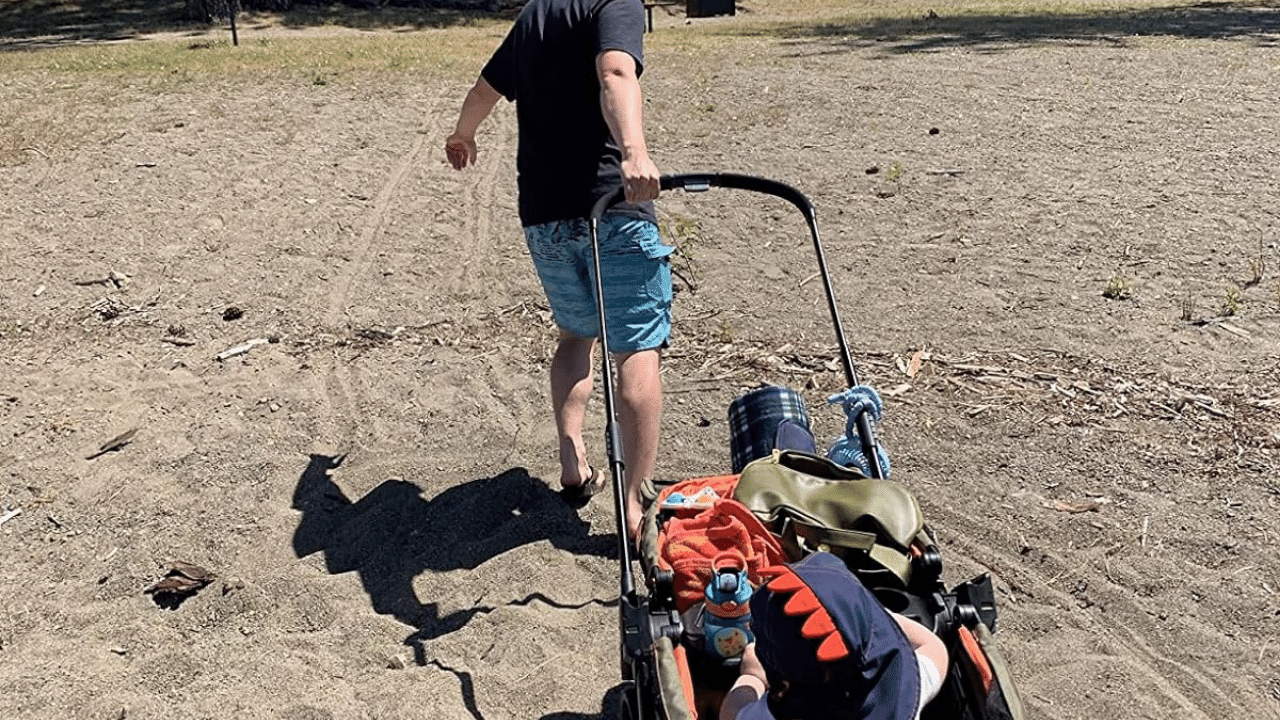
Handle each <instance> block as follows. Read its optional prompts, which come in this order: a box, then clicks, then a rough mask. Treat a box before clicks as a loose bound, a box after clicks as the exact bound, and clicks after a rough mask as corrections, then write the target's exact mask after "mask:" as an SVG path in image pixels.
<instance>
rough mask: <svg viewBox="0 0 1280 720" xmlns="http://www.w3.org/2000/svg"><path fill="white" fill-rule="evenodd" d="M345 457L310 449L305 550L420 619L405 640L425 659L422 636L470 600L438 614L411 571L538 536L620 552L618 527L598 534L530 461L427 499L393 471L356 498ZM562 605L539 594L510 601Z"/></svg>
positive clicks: (298, 541) (387, 609)
mask: <svg viewBox="0 0 1280 720" xmlns="http://www.w3.org/2000/svg"><path fill="white" fill-rule="evenodd" d="M344 457H345V456H341V455H339V456H336V457H334V456H329V455H312V456H311V459H310V462H308V464H307V467H306V469H305V470H303V471H302V475H301V477H299V478H298V486H297V488H296V489H295V490H294V493H293V508H294V509H295V510H299V511H301V512H302V518H301V520H300V521H299V522H298V528H297V530H295V531H294V534H293V550H294V553H295V554H296V555H297V556H298V557H300V558H301V557H306V556H307V555H310V554H312V553H315V552H323V553H324V560H325V567H326V569H327V570H328V571H329V572H331V573H334V574H337V573H345V572H352V571H354V572H356V573H357V574H358V575H359V576H360V582H361V583H362V584H363V585H364V589H365V592H367V593H369V600H370V602H371V603H372V605H373V609H374V610H375V611H376V612H378V613H381V614H384V615H391V616H392V617H394V618H395V619H397V620H399V621H400V622H402V623H404V624H406V625H409V626H410V627H413V628H415V632H414V633H413V634H411V635H410V636H409V637H408V638H406V639H405V644H406V645H408V646H410V647H412V648H413V649H414V656H415V658H416V660H417V662H418V664H419V665H423V664H426V662H427V661H426V659H425V653H424V652H423V647H422V646H423V643H424V642H426V641H428V640H432V639H434V638H438V637H440V636H442V635H447V634H448V633H451V632H453V631H455V630H458V629H459V628H461V627H462V626H464V625H466V624H467V622H469V621H470V620H471V618H473V617H475V616H476V615H477V614H480V613H484V612H488V611H490V610H493V608H491V607H473V608H467V609H465V610H459V611H455V612H452V613H448V614H446V615H444V616H441V614H440V609H439V605H438V604H437V603H434V602H430V601H429V599H428V601H427V602H423V600H422V599H420V598H418V596H417V594H416V593H414V590H413V580H414V578H415V577H417V576H418V575H420V574H421V573H422V572H423V571H427V570H431V571H436V572H442V571H448V570H462V569H467V570H471V569H475V568H476V567H478V566H479V565H480V564H482V563H484V562H485V561H487V560H490V559H493V558H495V557H497V556H498V555H501V554H502V553H504V552H507V551H508V550H512V549H514V548H517V547H520V546H521V545H527V544H529V543H533V542H538V541H541V540H549V541H550V542H551V544H552V545H553V546H555V547H556V548H559V549H561V550H565V551H568V552H571V553H575V554H587V555H596V556H600V557H612V558H616V557H617V556H618V548H617V539H616V535H614V534H612V533H611V534H608V535H591V534H590V533H589V528H590V525H589V524H588V523H586V522H584V521H583V520H582V519H581V518H579V517H578V514H577V512H575V511H574V509H573V508H571V507H569V505H567V504H566V503H565V501H564V500H563V499H562V498H561V497H560V496H559V494H557V493H556V492H555V491H553V490H552V489H551V488H549V487H547V485H546V483H544V482H542V481H541V480H539V479H537V478H534V477H532V476H530V475H529V472H528V471H527V470H525V469H524V468H513V469H510V470H507V471H505V472H503V473H501V474H499V475H497V476H495V477H491V478H482V479H479V480H473V481H470V482H467V483H464V484H462V485H458V486H455V487H452V488H449V489H448V490H446V491H444V492H442V493H440V494H439V495H437V496H435V497H433V498H430V499H427V498H424V497H423V496H422V490H421V488H419V487H418V486H416V485H414V484H413V483H410V482H407V481H405V480H398V479H389V480H387V481H385V482H383V483H382V484H381V485H379V486H378V487H376V488H374V489H373V490H372V491H371V492H369V493H368V494H367V495H365V496H364V497H362V498H360V499H358V500H356V501H354V502H353V501H352V500H351V499H350V498H348V497H347V495H346V493H344V492H343V491H342V488H340V487H339V486H338V484H337V483H336V482H335V481H334V479H333V477H332V473H333V471H334V470H336V469H337V468H338V467H339V466H341V465H342V461H343V459H344ZM534 601H538V602H542V603H545V604H548V605H552V606H556V607H577V605H568V606H566V605H563V604H558V603H557V602H556V601H554V600H553V599H551V598H547V597H546V596H544V595H541V594H540V593H534V594H531V595H529V596H527V597H525V598H523V599H521V600H515V601H513V603H512V604H518V605H524V604H528V603H530V602H534Z"/></svg>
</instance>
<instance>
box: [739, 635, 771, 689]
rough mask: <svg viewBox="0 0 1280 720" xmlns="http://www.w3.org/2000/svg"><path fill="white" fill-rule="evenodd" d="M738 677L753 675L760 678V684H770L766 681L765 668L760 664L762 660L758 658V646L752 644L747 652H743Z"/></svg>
mask: <svg viewBox="0 0 1280 720" xmlns="http://www.w3.org/2000/svg"><path fill="white" fill-rule="evenodd" d="M738 675H739V676H742V675H751V676H753V677H757V678H760V682H763V683H768V680H766V679H765V674H764V666H763V665H761V664H760V659H759V658H757V657H756V644H755V643H751V644H750V645H748V646H747V649H746V650H743V651H742V663H741V664H740V665H739V666H738Z"/></svg>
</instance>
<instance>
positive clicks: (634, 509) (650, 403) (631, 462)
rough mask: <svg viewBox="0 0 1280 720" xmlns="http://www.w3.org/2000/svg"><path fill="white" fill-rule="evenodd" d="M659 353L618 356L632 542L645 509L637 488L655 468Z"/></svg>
mask: <svg viewBox="0 0 1280 720" xmlns="http://www.w3.org/2000/svg"><path fill="white" fill-rule="evenodd" d="M661 360H662V355H661V353H660V352H659V351H658V350H656V349H654V350H641V351H640V352H634V353H625V354H619V355H618V356H617V365H618V396H619V397H618V423H619V424H620V425H621V430H622V447H623V450H624V452H625V454H624V456H623V457H624V458H625V459H626V464H627V473H626V488H627V498H626V507H627V532H628V533H629V534H630V536H631V541H632V542H635V541H636V540H637V539H638V538H639V536H640V522H641V518H642V515H643V513H644V505H643V503H642V502H641V499H640V485H641V483H642V482H643V481H644V480H645V479H646V478H652V477H653V474H654V470H655V468H656V467H657V464H658V435H659V430H660V423H661V420H662V380H661V378H660V377H659V375H658V370H659V368H660V364H661Z"/></svg>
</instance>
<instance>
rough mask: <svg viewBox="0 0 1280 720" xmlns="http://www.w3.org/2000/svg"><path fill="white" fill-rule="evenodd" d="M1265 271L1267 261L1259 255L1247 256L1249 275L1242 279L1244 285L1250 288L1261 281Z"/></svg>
mask: <svg viewBox="0 0 1280 720" xmlns="http://www.w3.org/2000/svg"><path fill="white" fill-rule="evenodd" d="M1266 273H1267V261H1266V260H1264V259H1263V258H1262V256H1261V255H1259V256H1257V257H1251V258H1249V275H1248V277H1247V278H1246V279H1245V281H1244V286H1245V287H1247V288H1251V287H1253V286H1254V285H1257V284H1259V283H1261V282H1262V278H1263V276H1264V275H1266Z"/></svg>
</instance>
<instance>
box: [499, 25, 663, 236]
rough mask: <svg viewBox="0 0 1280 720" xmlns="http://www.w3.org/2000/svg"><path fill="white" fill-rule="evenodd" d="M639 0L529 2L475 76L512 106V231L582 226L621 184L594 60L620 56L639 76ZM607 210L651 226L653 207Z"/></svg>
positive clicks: (641, 47)
mask: <svg viewBox="0 0 1280 720" xmlns="http://www.w3.org/2000/svg"><path fill="white" fill-rule="evenodd" d="M643 36H644V5H643V3H642V2H641V0H532V2H530V3H528V4H527V5H525V7H524V10H523V11H522V12H521V13H520V17H519V18H518V19H517V20H516V23H515V25H514V26H513V27H512V28H511V31H510V32H509V33H507V37H506V39H505V40H503V42H502V45H501V46H499V47H498V49H497V51H496V52H494V54H493V57H491V58H490V59H489V62H488V63H487V64H486V65H485V67H484V69H483V70H482V71H481V73H480V74H481V76H482V77H484V79H485V80H486V81H487V82H488V83H489V84H490V85H492V86H493V88H494V89H495V90H497V91H498V92H499V93H501V94H502V95H503V97H505V98H507V99H508V100H512V101H514V102H515V103H516V117H517V119H518V122H519V128H520V138H519V151H518V152H517V155H516V169H517V173H518V178H517V185H518V188H519V191H520V222H521V224H523V225H525V226H529V225H540V224H542V223H547V222H552V221H555V220H567V219H571V218H580V217H586V216H588V215H589V214H590V213H591V207H592V205H594V204H595V201H596V200H597V199H599V198H600V196H601V195H603V194H604V193H605V192H607V191H609V190H611V189H613V188H616V187H617V186H618V185H619V184H620V183H621V182H622V171H621V169H620V168H621V162H622V152H621V151H620V150H619V149H618V146H617V144H616V143H614V141H613V137H612V135H611V133H610V132H609V126H608V124H607V123H606V122H605V120H604V115H603V113H602V111H601V109H600V80H599V77H598V76H597V74H596V56H598V55H599V54H600V53H602V52H604V51H606V50H622V51H624V52H626V53H628V54H630V55H631V57H633V58H635V61H636V75H637V76H638V75H639V74H640V73H641V72H642V71H643V68H644V66H643V61H644V39H643ZM617 209H618V210H620V211H622V212H626V213H628V214H630V215H633V216H636V217H644V218H647V219H649V220H653V219H654V215H653V204H652V203H641V204H638V205H630V204H621V205H618V206H617Z"/></svg>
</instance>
